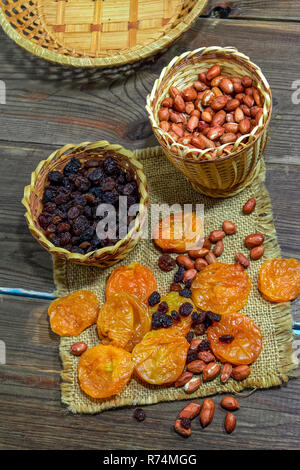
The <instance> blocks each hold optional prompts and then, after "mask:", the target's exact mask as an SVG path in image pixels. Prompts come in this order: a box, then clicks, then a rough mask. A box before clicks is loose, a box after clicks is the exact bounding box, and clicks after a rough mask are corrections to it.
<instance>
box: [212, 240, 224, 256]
mask: <svg viewBox="0 0 300 470" xmlns="http://www.w3.org/2000/svg"><path fill="white" fill-rule="evenodd" d="M223 251H224V244H223V242H222V240H219V241H218V242H217V243H216V244H215V246H214V249H213V254H214V255H215V256H216V257H217V258H218V257H219V256H221V254H222V253H223Z"/></svg>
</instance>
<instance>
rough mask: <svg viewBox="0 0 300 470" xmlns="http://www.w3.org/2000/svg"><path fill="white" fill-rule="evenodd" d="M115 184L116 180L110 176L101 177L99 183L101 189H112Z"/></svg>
mask: <svg viewBox="0 0 300 470" xmlns="http://www.w3.org/2000/svg"><path fill="white" fill-rule="evenodd" d="M115 186H116V180H115V179H114V178H112V177H109V178H103V180H102V181H101V183H100V189H101V191H112V190H113V189H114V187H115Z"/></svg>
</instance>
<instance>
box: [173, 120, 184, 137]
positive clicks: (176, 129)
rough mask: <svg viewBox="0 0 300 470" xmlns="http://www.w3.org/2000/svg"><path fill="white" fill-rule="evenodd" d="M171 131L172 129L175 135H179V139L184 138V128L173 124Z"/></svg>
mask: <svg viewBox="0 0 300 470" xmlns="http://www.w3.org/2000/svg"><path fill="white" fill-rule="evenodd" d="M171 129H172V131H174V132H175V134H177V135H178V137H183V134H184V131H183V129H182V127H181V126H180V125H179V124H175V123H173V124H172V125H171Z"/></svg>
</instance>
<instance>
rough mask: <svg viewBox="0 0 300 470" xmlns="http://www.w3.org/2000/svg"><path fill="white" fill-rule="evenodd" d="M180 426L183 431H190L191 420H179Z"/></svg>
mask: <svg viewBox="0 0 300 470" xmlns="http://www.w3.org/2000/svg"><path fill="white" fill-rule="evenodd" d="M180 424H181V426H182V427H183V428H184V429H190V427H191V420H190V418H182V419H181V420H180Z"/></svg>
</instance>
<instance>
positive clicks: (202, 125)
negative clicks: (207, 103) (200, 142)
mask: <svg viewBox="0 0 300 470" xmlns="http://www.w3.org/2000/svg"><path fill="white" fill-rule="evenodd" d="M198 129H199V131H200V132H203V131H204V130H205V129H209V124H208V123H207V122H205V121H199V124H198Z"/></svg>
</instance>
